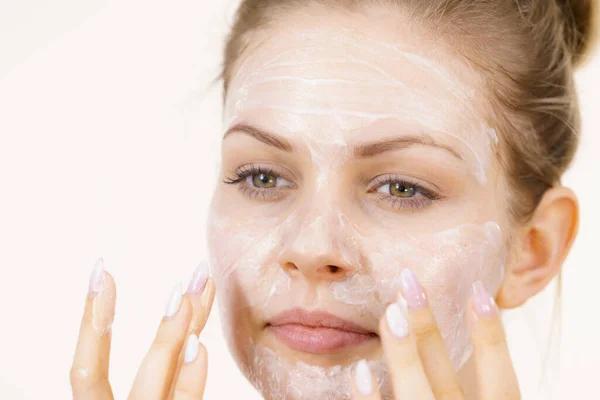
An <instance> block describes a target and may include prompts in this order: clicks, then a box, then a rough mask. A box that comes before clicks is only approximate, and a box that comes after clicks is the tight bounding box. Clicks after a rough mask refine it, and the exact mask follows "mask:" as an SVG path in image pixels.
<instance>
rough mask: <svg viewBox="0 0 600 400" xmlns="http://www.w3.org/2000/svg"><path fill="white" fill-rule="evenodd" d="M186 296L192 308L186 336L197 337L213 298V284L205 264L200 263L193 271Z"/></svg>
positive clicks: (204, 322)
mask: <svg viewBox="0 0 600 400" xmlns="http://www.w3.org/2000/svg"><path fill="white" fill-rule="evenodd" d="M186 294H187V295H188V296H189V298H190V301H191V302H192V306H193V307H194V313H193V315H192V322H191V323H190V327H189V329H188V336H189V335H196V336H198V335H200V332H201V331H202V329H204V326H205V325H206V321H207V320H208V316H209V314H210V310H211V308H212V304H213V300H214V298H215V282H214V281H213V280H212V279H211V278H210V277H208V265H207V264H206V263H200V265H199V266H198V267H197V268H196V270H195V271H194V274H193V275H192V279H190V283H189V285H188V288H187V291H186Z"/></svg>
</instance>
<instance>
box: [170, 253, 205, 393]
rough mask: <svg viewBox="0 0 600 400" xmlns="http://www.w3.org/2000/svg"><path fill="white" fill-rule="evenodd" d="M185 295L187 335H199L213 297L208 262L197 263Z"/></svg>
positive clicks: (176, 374)
mask: <svg viewBox="0 0 600 400" xmlns="http://www.w3.org/2000/svg"><path fill="white" fill-rule="evenodd" d="M186 297H188V298H189V299H190V302H191V303H192V307H193V313H192V321H191V322H190V326H189V328H188V332H187V337H189V336H190V335H196V336H199V335H200V332H201V331H202V329H204V326H205V325H206V321H207V320H208V316H209V314H210V310H211V308H212V304H213V300H214V298H215V283H214V281H213V280H212V279H211V278H210V277H208V264H206V263H204V262H203V263H200V265H198V267H197V268H196V270H195V271H194V273H193V274H192V278H191V279H190V283H189V285H188V288H187V291H186ZM183 357H184V352H182V353H181V354H180V355H179V360H178V362H177V369H176V372H175V376H176V377H177V376H178V375H179V370H180V368H181V366H182V364H183ZM174 389H175V387H174V386H173V387H172V388H171V393H170V395H169V398H172V397H173V390H174Z"/></svg>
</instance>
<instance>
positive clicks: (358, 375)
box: [352, 360, 381, 400]
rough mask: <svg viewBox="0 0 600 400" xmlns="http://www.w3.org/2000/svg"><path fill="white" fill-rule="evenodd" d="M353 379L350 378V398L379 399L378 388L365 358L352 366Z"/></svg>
mask: <svg viewBox="0 0 600 400" xmlns="http://www.w3.org/2000/svg"><path fill="white" fill-rule="evenodd" d="M353 376H354V379H353V380H352V399H353V400H380V399H381V396H380V395H379V388H378V387H377V382H375V380H374V379H373V375H372V374H371V371H370V369H369V364H367V362H366V361H365V360H360V361H359V362H358V363H356V368H354V374H353Z"/></svg>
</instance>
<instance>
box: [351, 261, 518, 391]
mask: <svg viewBox="0 0 600 400" xmlns="http://www.w3.org/2000/svg"><path fill="white" fill-rule="evenodd" d="M403 274H404V276H403V277H402V278H403V279H402V281H403V285H402V292H403V294H404V297H405V299H406V301H407V303H408V307H407V310H405V309H404V308H403V307H401V306H400V305H399V304H398V303H394V304H392V305H390V306H389V307H388V309H387V311H386V313H385V315H384V316H383V317H382V319H381V321H380V324H379V330H380V337H381V342H382V345H383V351H384V354H385V359H386V362H387V364H388V368H389V371H390V378H391V384H392V388H393V390H394V395H395V397H394V398H395V399H401V400H409V399H410V400H460V399H464V398H465V396H464V393H463V390H462V388H461V386H460V384H459V381H458V376H457V374H456V372H455V370H454V368H453V366H452V363H451V362H450V357H449V356H448V353H447V352H446V347H445V345H444V341H443V340H442V336H441V334H440V331H439V329H438V327H437V324H436V322H435V319H434V317H433V314H432V312H431V309H430V306H429V304H428V302H427V301H426V297H425V295H424V292H423V290H422V288H421V286H420V285H419V284H418V283H417V281H416V278H415V276H414V274H412V273H411V272H410V271H406V272H403ZM467 313H468V319H469V325H470V328H471V341H472V343H473V348H474V355H473V356H474V358H475V363H476V369H477V373H476V375H477V382H476V383H477V388H478V394H479V397H478V398H479V399H482V400H492V399H493V400H497V399H498V400H499V399H502V400H516V399H520V398H521V395H520V391H519V386H518V382H517V377H516V374H515V371H514V369H513V365H512V361H511V359H510V355H509V353H508V346H507V343H506V336H505V333H504V328H503V327H502V322H501V321H500V318H499V312H498V308H497V306H496V304H495V302H494V300H493V299H492V297H491V296H490V295H489V294H488V292H487V291H486V290H485V288H484V287H483V285H482V284H481V282H476V283H475V284H474V285H473V291H472V296H471V298H470V301H469V303H468V305H467ZM354 378H355V379H353V388H352V398H353V399H356V400H358V399H369V400H376V399H380V398H381V397H380V394H379V391H378V388H377V384H376V382H375V380H374V379H373V378H372V376H371V374H370V372H369V369H368V367H367V364H366V362H364V361H361V362H360V363H359V365H357V368H356V369H355V371H354Z"/></svg>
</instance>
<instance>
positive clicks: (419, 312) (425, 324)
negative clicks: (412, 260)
mask: <svg viewBox="0 0 600 400" xmlns="http://www.w3.org/2000/svg"><path fill="white" fill-rule="evenodd" d="M400 282H401V289H402V297H403V298H404V300H406V305H407V308H408V321H409V324H410V328H411V331H412V333H413V335H414V337H415V339H416V342H417V348H418V351H419V356H420V358H421V363H422V364H423V368H424V370H425V374H426V375H427V379H428V380H429V385H430V386H431V390H432V392H433V394H434V396H435V398H436V399H437V400H458V399H463V398H464V394H463V391H462V388H461V386H460V384H459V382H458V376H457V374H456V371H455V370H454V367H453V366H452V362H451V361H450V357H449V355H448V351H447V349H446V345H445V344H444V340H443V339H442V335H441V334H440V330H439V329H438V326H437V323H436V321H435V317H434V316H433V313H432V312H431V308H430V306H429V303H428V301H427V297H426V296H425V291H424V290H423V288H422V286H421V285H420V284H419V282H418V281H417V277H416V276H415V274H414V273H413V272H412V271H411V270H409V269H408V268H407V269H404V270H403V271H402V272H401V273H400Z"/></svg>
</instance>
